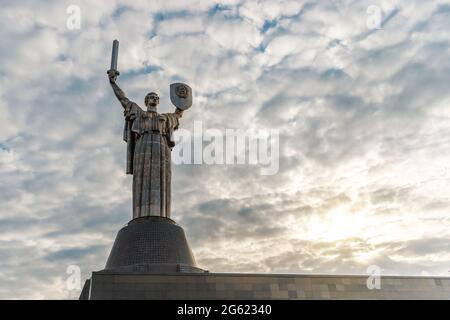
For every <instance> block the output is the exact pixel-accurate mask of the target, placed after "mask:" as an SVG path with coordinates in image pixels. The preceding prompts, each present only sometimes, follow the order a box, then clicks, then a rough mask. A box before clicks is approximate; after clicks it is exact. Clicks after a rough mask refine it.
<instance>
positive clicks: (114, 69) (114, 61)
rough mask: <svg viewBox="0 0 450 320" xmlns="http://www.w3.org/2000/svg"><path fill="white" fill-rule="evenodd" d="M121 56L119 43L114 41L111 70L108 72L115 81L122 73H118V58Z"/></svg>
mask: <svg viewBox="0 0 450 320" xmlns="http://www.w3.org/2000/svg"><path fill="white" fill-rule="evenodd" d="M118 56H119V41H118V40H114V41H113V45H112V54H111V68H110V69H109V70H108V71H107V73H108V75H109V76H110V77H112V78H113V79H114V80H115V79H116V77H117V76H118V75H120V72H119V71H117V57H118Z"/></svg>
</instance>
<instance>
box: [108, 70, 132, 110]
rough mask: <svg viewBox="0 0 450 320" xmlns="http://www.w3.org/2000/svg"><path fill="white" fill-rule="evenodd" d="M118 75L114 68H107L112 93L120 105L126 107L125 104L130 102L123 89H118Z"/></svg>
mask: <svg viewBox="0 0 450 320" xmlns="http://www.w3.org/2000/svg"><path fill="white" fill-rule="evenodd" d="M118 75H119V72H117V71H116V70H112V69H111V70H108V78H109V83H110V84H111V87H112V89H113V91H114V94H115V96H116V97H117V99H118V100H119V101H120V103H121V104H122V106H123V107H124V108H126V106H127V105H128V104H129V103H130V100H129V99H128V98H127V97H126V96H125V92H123V90H122V89H120V87H119V86H118V85H117V83H116V81H117V76H118Z"/></svg>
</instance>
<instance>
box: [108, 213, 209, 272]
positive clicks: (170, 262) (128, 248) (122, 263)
mask: <svg viewBox="0 0 450 320" xmlns="http://www.w3.org/2000/svg"><path fill="white" fill-rule="evenodd" d="M105 271H126V272H139V273H164V272H204V270H202V269H200V268H197V264H196V263H195V259H194V256H193V254H192V252H191V249H190V248H189V244H188V242H187V240H186V236H185V234H184V231H183V229H182V228H181V227H180V226H178V225H177V224H176V223H175V222H174V221H173V220H171V219H169V218H164V217H144V218H137V219H134V220H131V221H130V222H129V223H128V225H126V226H125V227H123V228H122V229H121V230H119V233H118V234H117V237H116V241H115V242H114V245H113V248H112V250H111V253H110V255H109V258H108V261H107V262H106V266H105Z"/></svg>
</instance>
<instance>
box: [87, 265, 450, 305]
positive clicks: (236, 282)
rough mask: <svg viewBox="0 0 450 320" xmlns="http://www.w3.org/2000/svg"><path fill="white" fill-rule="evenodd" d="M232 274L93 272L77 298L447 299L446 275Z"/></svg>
mask: <svg viewBox="0 0 450 320" xmlns="http://www.w3.org/2000/svg"><path fill="white" fill-rule="evenodd" d="M367 277H368V276H366V275H364V276H345V275H343V276H337V275H336V276H335V275H291V274H289V275H288V274H233V273H180V272H178V273H171V274H154V273H153V274H139V273H121V272H108V271H99V272H94V273H92V278H91V279H90V280H88V281H86V284H85V287H84V288H83V291H82V294H81V296H80V299H83V300H85V299H91V300H98V299H100V300H101V299H138V300H144V299H164V300H166V299H182V300H189V299H447V300H448V299H450V278H448V277H400V276H383V277H381V287H380V289H372V290H370V289H368V288H367V285H366V282H367Z"/></svg>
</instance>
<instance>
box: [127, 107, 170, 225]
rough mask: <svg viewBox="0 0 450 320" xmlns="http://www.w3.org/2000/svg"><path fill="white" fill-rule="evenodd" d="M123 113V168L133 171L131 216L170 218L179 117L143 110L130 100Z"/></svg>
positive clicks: (131, 172)
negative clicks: (173, 160) (174, 135)
mask: <svg viewBox="0 0 450 320" xmlns="http://www.w3.org/2000/svg"><path fill="white" fill-rule="evenodd" d="M124 115H125V128H124V140H125V141H126V142H127V166H126V172H127V173H128V174H133V218H139V217H144V216H162V217H168V218H170V180H171V169H170V166H171V155H170V154H171V148H172V147H173V142H172V132H173V130H176V129H178V117H177V115H176V114H174V113H165V114H158V113H156V112H147V111H144V110H142V109H141V108H140V107H139V106H138V105H137V104H136V103H134V102H131V101H129V102H128V103H127V104H126V106H125V110H124Z"/></svg>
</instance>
